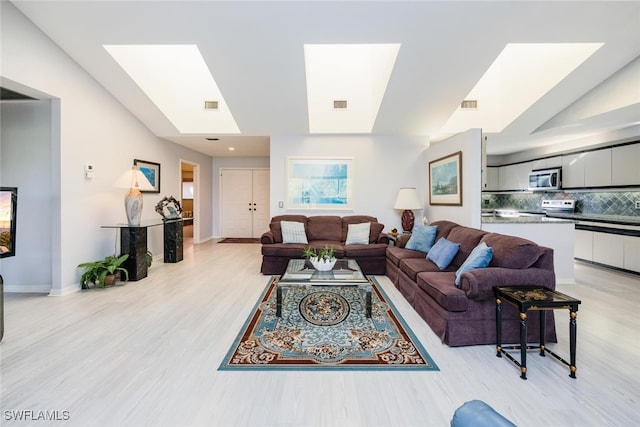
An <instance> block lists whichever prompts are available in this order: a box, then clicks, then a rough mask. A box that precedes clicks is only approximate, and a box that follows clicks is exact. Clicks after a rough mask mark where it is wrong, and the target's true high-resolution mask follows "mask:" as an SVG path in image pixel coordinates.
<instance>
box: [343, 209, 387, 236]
mask: <svg viewBox="0 0 640 427" xmlns="http://www.w3.org/2000/svg"><path fill="white" fill-rule="evenodd" d="M363 222H368V223H371V228H370V230H369V243H373V242H376V241H378V238H379V237H380V233H382V230H383V229H384V224H380V223H379V222H378V219H377V218H376V217H373V216H368V215H348V216H343V217H342V239H341V241H342V242H345V241H346V240H347V234H349V224H361V223H363Z"/></svg>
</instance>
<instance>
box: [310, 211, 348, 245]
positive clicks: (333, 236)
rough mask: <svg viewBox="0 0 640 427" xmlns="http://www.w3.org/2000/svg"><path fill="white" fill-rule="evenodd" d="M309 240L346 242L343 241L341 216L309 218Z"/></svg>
mask: <svg viewBox="0 0 640 427" xmlns="http://www.w3.org/2000/svg"><path fill="white" fill-rule="evenodd" d="M307 239H309V241H311V240H329V241H334V242H344V240H342V218H340V217H339V216H332V215H331V216H322V215H321V216H310V217H309V218H307Z"/></svg>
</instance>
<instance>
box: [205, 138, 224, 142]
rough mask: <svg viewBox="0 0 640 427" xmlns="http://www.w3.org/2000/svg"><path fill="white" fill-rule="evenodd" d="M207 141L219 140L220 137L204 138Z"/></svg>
mask: <svg viewBox="0 0 640 427" xmlns="http://www.w3.org/2000/svg"><path fill="white" fill-rule="evenodd" d="M205 139H206V140H207V141H220V138H205Z"/></svg>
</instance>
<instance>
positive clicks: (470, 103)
mask: <svg viewBox="0 0 640 427" xmlns="http://www.w3.org/2000/svg"><path fill="white" fill-rule="evenodd" d="M460 108H462V109H464V110H477V109H478V100H477V99H465V100H464V101H462V103H461V104H460Z"/></svg>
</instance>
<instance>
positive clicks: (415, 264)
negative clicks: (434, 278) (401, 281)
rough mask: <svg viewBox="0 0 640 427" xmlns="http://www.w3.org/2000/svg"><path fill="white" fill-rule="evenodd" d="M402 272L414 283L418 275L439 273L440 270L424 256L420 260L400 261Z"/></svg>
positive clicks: (408, 259)
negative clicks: (424, 272) (425, 272)
mask: <svg viewBox="0 0 640 427" xmlns="http://www.w3.org/2000/svg"><path fill="white" fill-rule="evenodd" d="M399 267H400V271H402V272H403V273H404V274H406V275H407V276H408V277H409V278H410V279H411V280H412V281H414V282H415V281H416V277H417V276H418V273H422V272H423V271H428V272H439V271H440V269H439V268H438V266H437V265H435V264H434V263H433V262H431V261H429V260H428V259H426V258H425V257H424V255H423V256H421V257H420V258H407V259H403V260H402V261H400V265H399Z"/></svg>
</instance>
